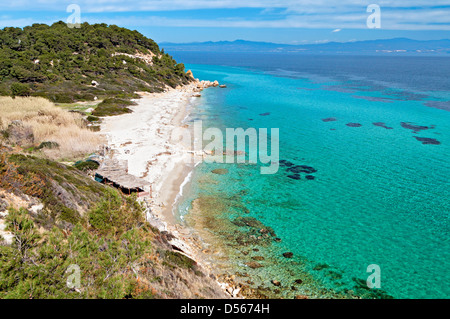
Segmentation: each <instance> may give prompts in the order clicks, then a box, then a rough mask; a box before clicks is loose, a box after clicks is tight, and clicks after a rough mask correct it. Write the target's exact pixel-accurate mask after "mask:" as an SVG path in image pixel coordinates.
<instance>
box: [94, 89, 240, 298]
mask: <svg viewBox="0 0 450 319" xmlns="http://www.w3.org/2000/svg"><path fill="white" fill-rule="evenodd" d="M217 85H218V84H217ZM194 94H198V82H196V83H193V84H191V85H189V86H184V87H182V88H181V89H175V90H170V91H168V92H165V93H156V94H148V93H144V94H142V98H141V99H139V100H136V102H137V103H138V105H136V106H132V107H130V108H131V109H132V110H133V113H130V114H124V115H120V116H113V117H106V118H104V119H103V123H102V125H101V131H100V133H102V134H105V135H106V137H107V139H108V145H109V147H110V148H111V149H112V151H113V153H114V158H115V159H118V160H124V161H127V162H128V173H129V174H133V175H135V176H138V177H141V178H143V179H145V180H146V181H148V182H150V183H151V184H152V198H151V199H150V201H149V204H150V205H149V206H150V210H151V214H150V216H149V214H147V219H149V218H151V219H152V224H153V225H154V226H156V227H158V228H159V229H160V230H161V227H159V225H160V223H161V222H162V224H163V226H164V227H163V228H164V230H167V231H169V232H170V233H172V234H173V235H174V236H175V238H174V239H172V240H171V241H170V243H171V244H172V245H174V246H176V247H178V248H179V249H181V250H182V251H183V252H184V253H185V254H186V255H188V256H189V257H191V258H192V259H194V260H195V261H196V262H197V263H198V264H200V265H201V266H202V267H203V269H205V270H206V269H208V271H209V272H211V271H212V270H213V269H214V268H215V266H214V263H213V262H211V260H210V258H209V256H207V255H205V254H210V252H208V253H206V252H207V251H208V249H205V248H208V246H209V245H208V244H207V243H205V242H203V240H202V239H201V238H199V237H198V235H197V234H194V233H192V230H191V229H188V228H186V227H184V225H182V224H181V223H180V221H179V220H178V219H177V218H176V216H174V214H173V205H174V204H175V200H176V197H177V194H179V192H180V187H181V186H182V184H183V182H184V181H185V178H186V177H187V176H188V175H189V172H190V171H192V169H193V166H194V164H193V154H192V152H191V145H190V144H186V143H185V144H182V143H180V142H179V143H174V142H173V141H172V138H171V137H172V133H173V132H174V130H177V129H180V128H182V127H185V126H186V125H184V124H183V123H182V122H183V119H185V118H186V115H187V114H188V110H187V107H188V105H189V103H190V101H191V99H195V97H193V95H194ZM196 160H198V157H196ZM154 217H156V220H154V219H153V218H154ZM218 284H219V285H220V287H222V289H223V290H224V291H225V292H226V293H227V294H229V295H230V296H236V294H237V293H238V291H239V289H237V290H236V289H234V290H233V289H231V288H232V287H231V286H229V285H228V284H226V283H221V282H218ZM230 289H231V290H232V291H233V292H231V293H230Z"/></svg>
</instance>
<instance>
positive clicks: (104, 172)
mask: <svg viewBox="0 0 450 319" xmlns="http://www.w3.org/2000/svg"><path fill="white" fill-rule="evenodd" d="M95 180H96V181H97V182H100V183H104V184H107V185H111V186H113V187H115V188H117V189H119V190H121V191H122V192H123V193H124V194H128V195H130V194H132V193H137V195H138V197H143V196H150V197H151V194H152V188H151V183H149V182H147V181H146V180H144V179H142V178H139V177H136V176H134V175H131V174H128V172H127V170H126V166H125V165H123V164H122V163H119V162H118V161H108V162H103V163H102V165H101V167H100V168H99V169H98V170H97V171H96V172H95Z"/></svg>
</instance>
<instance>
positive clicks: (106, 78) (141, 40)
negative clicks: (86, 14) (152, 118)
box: [0, 21, 190, 103]
mask: <svg viewBox="0 0 450 319" xmlns="http://www.w3.org/2000/svg"><path fill="white" fill-rule="evenodd" d="M93 81H95V82H93ZM189 81H190V77H189V76H188V75H186V73H185V69H184V65H183V64H178V63H177V62H176V61H175V60H174V59H173V58H172V57H171V56H170V55H168V54H166V53H164V52H161V50H160V49H159V47H158V45H157V44H156V43H155V42H154V41H153V40H151V39H148V38H146V37H145V36H143V35H142V34H140V33H139V32H137V31H131V30H128V29H125V28H120V27H118V26H115V25H111V26H108V25H106V24H94V25H89V24H88V23H83V24H81V28H69V27H68V26H67V25H66V23H64V22H61V21H60V22H57V23H54V24H53V25H51V26H48V25H45V24H33V25H32V26H28V27H25V28H23V29H21V28H14V27H7V28H4V29H2V30H0V95H11V96H28V95H34V96H43V97H46V98H48V99H50V100H51V101H54V102H59V103H72V102H74V101H92V100H94V98H95V97H98V98H99V99H100V98H104V97H115V96H117V95H119V97H132V95H133V93H134V92H135V91H148V92H160V91H162V90H164V88H165V87H166V86H170V87H176V86H177V85H181V84H187V83H188V82H189Z"/></svg>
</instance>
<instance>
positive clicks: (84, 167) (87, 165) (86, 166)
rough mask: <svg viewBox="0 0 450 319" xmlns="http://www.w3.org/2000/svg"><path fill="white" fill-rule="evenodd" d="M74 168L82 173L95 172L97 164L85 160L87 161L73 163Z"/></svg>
mask: <svg viewBox="0 0 450 319" xmlns="http://www.w3.org/2000/svg"><path fill="white" fill-rule="evenodd" d="M74 166H75V168H77V169H79V170H80V171H83V172H88V171H93V170H96V169H97V168H98V166H99V164H98V163H97V162H95V161H91V160H87V161H78V162H76V163H75V165H74Z"/></svg>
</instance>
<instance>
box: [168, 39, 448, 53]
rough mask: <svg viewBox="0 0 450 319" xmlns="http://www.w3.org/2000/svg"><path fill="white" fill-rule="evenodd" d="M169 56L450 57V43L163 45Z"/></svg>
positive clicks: (408, 40)
mask: <svg viewBox="0 0 450 319" xmlns="http://www.w3.org/2000/svg"><path fill="white" fill-rule="evenodd" d="M160 46H161V47H163V48H164V50H166V51H168V52H171V51H172V52H174V51H208V52H280V53H309V54H377V53H379V54H428V55H429V54H433V55H447V54H450V40H449V39H444V40H429V41H419V40H411V39H407V38H396V39H387V40H369V41H355V42H328V43H321V44H304V45H291V44H278V43H270V42H253V41H245V40H236V41H218V42H211V41H209V42H194V43H168V42H166V43H160Z"/></svg>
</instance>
